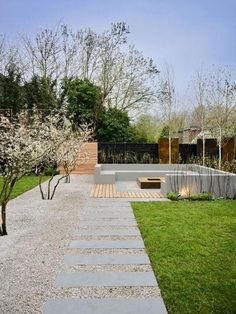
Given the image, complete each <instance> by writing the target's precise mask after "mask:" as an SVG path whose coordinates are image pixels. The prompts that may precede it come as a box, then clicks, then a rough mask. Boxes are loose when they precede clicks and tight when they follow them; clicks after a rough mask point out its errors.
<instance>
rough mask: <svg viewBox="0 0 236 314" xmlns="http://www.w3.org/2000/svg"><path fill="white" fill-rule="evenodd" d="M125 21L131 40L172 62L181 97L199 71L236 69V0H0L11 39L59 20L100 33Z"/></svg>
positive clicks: (1, 29)
mask: <svg viewBox="0 0 236 314" xmlns="http://www.w3.org/2000/svg"><path fill="white" fill-rule="evenodd" d="M123 21H124V22H126V23H127V24H128V25H129V26H130V31H131V33H130V35H129V43H130V44H134V45H135V46H136V48H137V49H138V50H140V51H143V53H144V55H145V56H146V57H151V58H152V59H153V60H154V61H155V63H156V64H157V65H158V67H159V68H160V69H161V68H162V67H163V65H164V64H165V63H168V64H170V65H171V66H172V67H173V69H174V72H175V81H176V85H177V90H178V93H179V95H180V97H184V96H185V94H186V95H187V93H188V90H189V85H191V81H192V79H193V77H194V74H195V73H196V71H204V70H207V69H209V68H210V66H211V65H212V64H215V65H223V66H224V65H227V66H229V68H230V69H231V70H232V71H233V72H234V73H235V72H236V71H235V70H236V40H235V39H236V0H0V34H4V35H5V36H6V37H7V38H8V40H9V41H10V42H11V43H14V42H15V41H17V38H18V37H19V35H20V34H22V33H23V34H29V35H33V34H35V33H36V32H38V31H40V30H42V29H44V28H53V27H55V26H56V25H57V24H58V23H60V22H62V23H66V24H68V26H69V27H70V28H72V29H73V30H77V29H81V28H86V27H90V28H92V29H93V30H95V31H97V32H102V31H104V30H107V29H109V28H110V25H111V23H113V22H123Z"/></svg>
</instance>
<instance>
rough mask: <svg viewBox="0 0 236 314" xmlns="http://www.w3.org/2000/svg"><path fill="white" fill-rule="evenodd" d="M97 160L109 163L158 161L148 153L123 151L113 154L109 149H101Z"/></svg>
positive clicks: (148, 162) (151, 162)
mask: <svg viewBox="0 0 236 314" xmlns="http://www.w3.org/2000/svg"><path fill="white" fill-rule="evenodd" d="M99 162H100V163H111V164H155V163H158V160H157V159H154V158H152V156H151V155H150V154H149V153H144V154H138V153H136V152H123V153H116V154H115V153H113V152H111V151H105V150H103V151H102V152H101V155H100V158H99Z"/></svg>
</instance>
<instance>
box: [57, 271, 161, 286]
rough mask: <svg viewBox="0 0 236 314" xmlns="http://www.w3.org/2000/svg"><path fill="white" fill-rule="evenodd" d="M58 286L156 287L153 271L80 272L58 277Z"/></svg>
mask: <svg viewBox="0 0 236 314" xmlns="http://www.w3.org/2000/svg"><path fill="white" fill-rule="evenodd" d="M55 285H56V287H58V288H59V287H61V288H66V287H67V288H68V287H70V288H76V287H156V286H157V281H156V278H155V276H154V273H153V272H78V273H64V274H60V275H59V276H58V277H57V278H56V282H55Z"/></svg>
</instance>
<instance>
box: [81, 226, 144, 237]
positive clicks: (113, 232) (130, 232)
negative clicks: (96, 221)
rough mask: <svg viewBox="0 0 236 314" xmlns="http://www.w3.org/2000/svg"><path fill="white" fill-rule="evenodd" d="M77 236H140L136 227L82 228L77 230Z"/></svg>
mask: <svg viewBox="0 0 236 314" xmlns="http://www.w3.org/2000/svg"><path fill="white" fill-rule="evenodd" d="M76 235H78V236H101V237H103V236H104V237H109V236H140V231H139V229H137V228H134V227H129V228H125V229H105V230H101V229H82V230H78V231H77V233H76Z"/></svg>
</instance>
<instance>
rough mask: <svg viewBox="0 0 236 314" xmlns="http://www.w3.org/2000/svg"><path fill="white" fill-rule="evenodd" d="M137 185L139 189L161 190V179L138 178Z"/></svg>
mask: <svg viewBox="0 0 236 314" xmlns="http://www.w3.org/2000/svg"><path fill="white" fill-rule="evenodd" d="M137 183H138V186H139V187H140V188H141V189H160V188H161V179H160V178H158V177H138V179H137Z"/></svg>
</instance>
